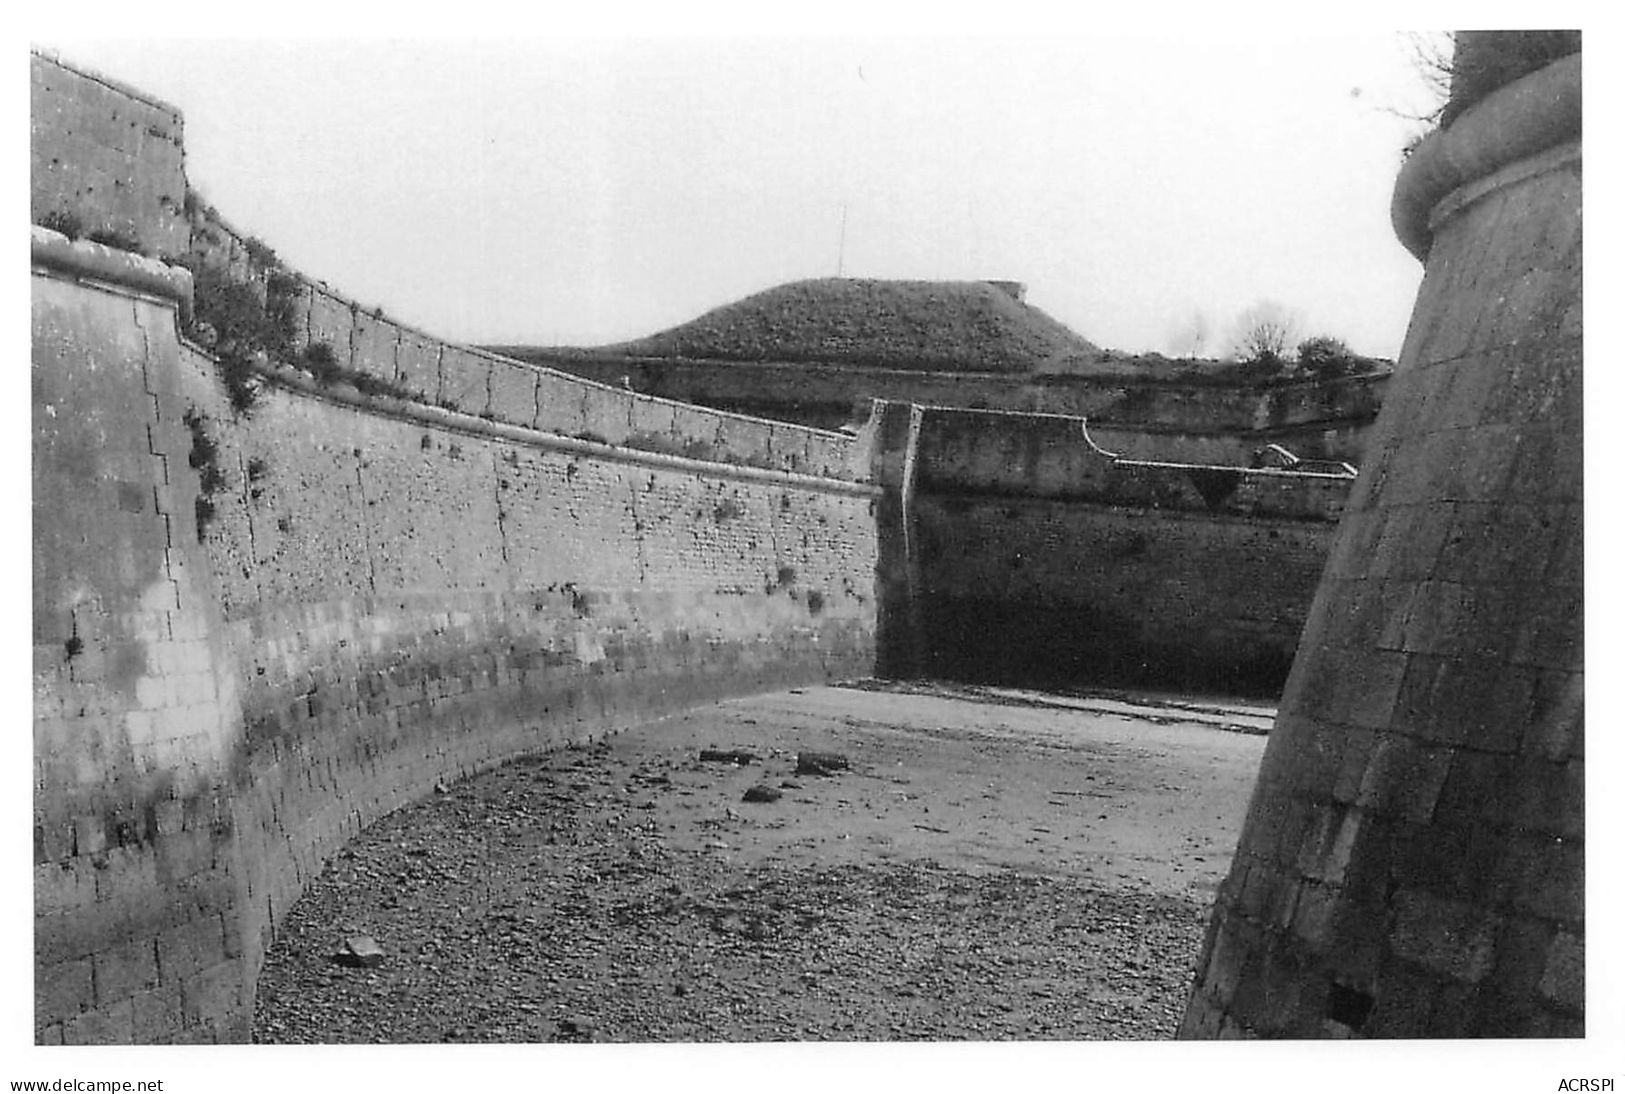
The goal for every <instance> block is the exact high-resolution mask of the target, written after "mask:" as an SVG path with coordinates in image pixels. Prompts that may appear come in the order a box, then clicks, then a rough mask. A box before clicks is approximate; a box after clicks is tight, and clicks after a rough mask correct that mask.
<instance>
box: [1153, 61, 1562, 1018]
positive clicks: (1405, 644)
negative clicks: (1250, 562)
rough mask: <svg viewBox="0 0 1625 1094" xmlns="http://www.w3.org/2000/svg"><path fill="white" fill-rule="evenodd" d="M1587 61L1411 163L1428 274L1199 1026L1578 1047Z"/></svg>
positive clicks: (1268, 778) (1194, 1008)
mask: <svg viewBox="0 0 1625 1094" xmlns="http://www.w3.org/2000/svg"><path fill="white" fill-rule="evenodd" d="M1578 72H1579V57H1578V56H1575V57H1573V58H1571V59H1569V60H1568V61H1565V62H1563V63H1562V64H1561V65H1556V66H1552V68H1551V69H1549V70H1543V71H1542V72H1540V73H1536V74H1534V75H1532V76H1530V77H1526V78H1525V79H1524V80H1523V81H1520V83H1519V85H1518V87H1516V88H1507V89H1503V91H1502V92H1497V93H1496V94H1494V95H1491V96H1490V97H1489V98H1487V99H1485V100H1484V101H1483V102H1482V103H1480V104H1479V105H1478V106H1476V107H1475V108H1473V110H1471V111H1469V112H1467V113H1466V114H1464V115H1463V116H1462V120H1461V122H1460V123H1459V124H1460V126H1461V130H1460V131H1459V132H1453V131H1452V130H1450V129H1447V130H1445V131H1444V132H1443V133H1441V134H1438V135H1437V136H1435V137H1433V138H1430V139H1429V141H1428V142H1425V143H1424V145H1423V147H1422V148H1419V149H1418V150H1417V152H1416V154H1415V155H1413V156H1412V157H1411V159H1410V161H1409V162H1408V163H1407V165H1406V168H1405V171H1404V173H1403V174H1402V176H1401V180H1400V184H1399V187H1398V189H1397V191H1396V197H1395V214H1396V225H1397V227H1398V229H1399V231H1400V234H1401V237H1402V239H1403V240H1404V242H1406V244H1407V246H1410V247H1411V248H1412V250H1413V251H1415V252H1417V253H1418V254H1423V255H1425V256H1426V261H1427V275H1426V278H1425V279H1424V281H1423V285H1422V288H1421V291H1420V293H1419V296H1418V300H1417V305H1416V314H1415V317H1414V319H1413V321H1412V325H1411V330H1410V334H1409V336H1408V338H1407V341H1406V345H1405V349H1404V352H1403V354H1402V356H1401V360H1400V364H1399V368H1398V371H1397V372H1396V374H1395V378H1394V380H1393V383H1392V385H1391V388H1390V391H1389V393H1388V397H1387V401H1386V403H1385V405H1384V407H1383V411H1382V414H1381V416H1380V417H1379V418H1378V421H1377V425H1376V427H1375V428H1374V430H1373V432H1372V436H1371V439H1370V446H1371V452H1370V457H1369V459H1368V464H1367V472H1368V473H1366V474H1363V475H1362V476H1361V479H1360V481H1359V482H1358V484H1357V485H1356V486H1355V488H1354V491H1353V494H1352V496H1351V497H1350V499H1349V502H1348V508H1349V517H1348V519H1347V520H1345V522H1344V524H1343V526H1342V528H1341V530H1340V532H1339V543H1338V544H1337V546H1335V547H1334V548H1333V551H1332V556H1333V558H1334V560H1335V563H1334V565H1333V566H1332V567H1331V569H1330V570H1329V571H1328V573H1327V574H1326V576H1325V578H1324V580H1323V581H1322V584H1321V587H1320V590H1319V592H1318V593H1317V596H1316V600H1315V607H1314V609H1313V611H1312V613H1311V617H1310V619H1309V621H1308V624H1307V626H1306V629H1305V639H1304V643H1303V647H1302V649H1301V651H1300V653H1299V656H1298V660H1297V663H1296V664H1295V665H1294V668H1293V672H1292V675H1291V677H1290V679H1289V681H1288V685H1287V693H1286V695H1285V696H1284V697H1283V700H1282V705H1281V713H1280V716H1279V717H1278V719H1277V722H1276V726H1275V730H1274V733H1273V735H1272V737H1271V741H1270V748H1269V750H1268V752H1267V753H1266V755H1265V760H1264V766H1263V770H1262V771H1261V772H1260V781H1259V788H1258V791H1257V794H1256V796H1255V799H1254V802H1253V807H1252V809H1251V810H1250V813H1249V819H1248V823H1247V825H1246V827H1245V828H1244V830H1243V833H1242V837H1241V841H1240V844H1239V846H1238V848H1237V853H1236V857H1235V860H1234V863H1233V865H1232V872H1231V876H1230V880H1229V882H1228V883H1227V885H1226V886H1225V887H1224V888H1222V889H1221V891H1220V895H1219V899H1218V901H1217V903H1216V907H1215V911H1214V917H1213V923H1212V925H1211V927H1210V931H1209V944H1208V955H1207V957H1206V960H1205V963H1204V966H1203V968H1202V970H1201V971H1200V972H1199V974H1198V977H1197V982H1196V985H1195V990H1194V991H1193V993H1192V997H1191V1000H1190V1003H1189V1006H1188V1008H1187V1010H1186V1014H1185V1021H1184V1026H1183V1028H1182V1034H1183V1035H1184V1036H1187V1037H1209V1036H1214V1035H1215V1031H1217V1033H1218V1034H1219V1035H1223V1033H1224V1031H1225V1030H1226V1029H1229V1030H1233V1031H1235V1032H1237V1033H1240V1034H1243V1035H1248V1036H1261V1037H1281V1036H1303V1035H1329V1031H1328V1030H1327V1029H1326V1028H1325V1027H1321V1028H1319V1029H1317V1028H1316V1027H1315V1023H1317V1022H1320V1021H1321V1020H1323V1019H1324V1020H1325V1021H1327V1022H1329V1023H1331V1025H1332V1026H1334V1027H1337V1028H1339V1029H1341V1030H1342V1031H1344V1032H1343V1033H1340V1034H1339V1035H1348V1034H1354V1035H1360V1036H1371V1037H1468V1036H1497V1037H1512V1036H1518V1037H1541V1036H1578V1035H1581V1034H1582V1033H1583V1028H1584V1025H1583V1020H1582V1019H1581V1018H1580V1017H1579V1016H1580V1014H1581V1011H1582V1008H1583V1002H1584V1001H1583V990H1582V987H1581V985H1583V979H1582V977H1581V974H1580V970H1581V968H1582V967H1583V960H1582V956H1581V955H1582V954H1583V952H1584V933H1585V928H1584V899H1583V897H1584V821H1583V802H1584V762H1583V760H1582V759H1581V753H1580V748H1581V745H1580V742H1581V740H1582V738H1583V730H1582V719H1583V696H1582V691H1583V684H1582V673H1583V660H1584V658H1583V617H1584V611H1583V598H1582V596H1581V595H1580V592H1579V581H1580V572H1581V569H1582V568H1581V567H1580V565H1579V564H1578V559H1579V558H1580V555H1581V552H1582V539H1583V533H1582V523H1583V517H1582V514H1581V512H1580V511H1579V499H1580V497H1581V495H1582V481H1581V456H1582V453H1583V444H1582V427H1583V422H1582V420H1581V413H1580V373H1581V365H1580V360H1581V346H1580V334H1579V329H1578V324H1577V323H1570V322H1568V321H1567V317H1568V316H1569V315H1570V314H1571V313H1573V312H1577V311H1578V308H1579V300H1580V293H1581V270H1582V260H1581V233H1580V207H1579V180H1580V157H1579V148H1578V144H1577V143H1574V144H1565V143H1563V142H1566V141H1569V140H1570V139H1571V138H1573V137H1577V135H1578V130H1577V126H1578V118H1579V104H1578V94H1579V88H1578ZM1540 89H1545V90H1546V92H1549V93H1550V94H1551V95H1555V96H1558V97H1559V98H1561V99H1562V101H1560V102H1544V103H1543V102H1541V101H1539V100H1540V95H1539V94H1537V92H1539V91H1540ZM1531 96H1533V98H1531ZM1486 119H1489V121H1488V122H1486ZM1495 119H1501V120H1502V121H1505V122H1507V124H1506V125H1500V124H1496V123H1495ZM1554 119H1555V122H1553V120H1554ZM1537 122H1538V123H1539V124H1536V123H1537ZM1546 122H1553V124H1551V125H1547V124H1545V123H1546ZM1514 123H1516V124H1514ZM1559 123H1560V124H1559ZM1570 123H1572V125H1571V124H1570ZM1554 145H1557V146H1558V147H1553V146H1554ZM1452 188H1455V189H1452ZM1534 269H1538V270H1539V271H1541V273H1540V276H1538V277H1533V276H1531V271H1532V270H1534ZM1379 657H1380V659H1381V660H1380V661H1379V660H1377V658H1379ZM1378 665H1381V666H1382V668H1381V671H1380V673H1376V674H1371V673H1370V669H1371V668H1373V667H1375V666H1378ZM1350 678H1353V679H1356V680H1360V681H1361V683H1360V685H1359V686H1356V687H1350V686H1347V685H1346V681H1347V680H1349V679H1350ZM1396 682H1397V683H1396ZM1338 738H1342V739H1343V740H1344V741H1345V742H1346V744H1347V747H1346V748H1339V747H1338V746H1337V745H1335V744H1333V743H1332V742H1334V741H1335V740H1337V739H1338ZM1334 752H1337V753H1341V756H1342V759H1341V760H1340V761H1339V762H1338V764H1337V768H1338V770H1337V774H1336V778H1335V780H1332V781H1331V782H1330V786H1329V787H1328V775H1329V773H1330V771H1331V769H1332V766H1333V765H1332V762H1331V758H1330V754H1331V753H1334ZM1295 803H1305V804H1307V805H1308V806H1309V807H1310V808H1311V810H1312V812H1313V813H1314V814H1315V815H1316V817H1317V820H1316V822H1315V824H1314V826H1313V828H1312V831H1311V834H1310V836H1309V837H1308V838H1307V839H1306V841H1305V842H1304V843H1303V844H1302V845H1301V847H1300V849H1299V853H1298V856H1297V858H1296V860H1295V861H1293V862H1291V863H1288V862H1287V861H1286V860H1284V859H1283V858H1282V857H1281V856H1280V855H1279V853H1278V848H1279V847H1280V846H1281V845H1282V842H1283V839H1284V838H1285V837H1284V836H1283V831H1282V830H1283V827H1284V825H1283V822H1282V818H1284V817H1288V816H1289V815H1290V808H1289V807H1290V806H1292V805H1293V804H1295ZM1289 892H1290V893H1295V894H1296V911H1295V912H1294V917H1293V920H1292V927H1291V932H1290V933H1281V932H1280V925H1279V921H1278V920H1277V919H1276V918H1275V916H1274V910H1275V909H1277V908H1278V907H1279V906H1280V905H1281V903H1282V902H1283V900H1284V898H1285V896H1286V894H1287V893H1289ZM1234 939H1241V940H1242V941H1240V942H1232V941H1230V940H1234ZM1221 958H1222V960H1221ZM1238 969H1239V970H1240V971H1239V972H1238V971H1237V970H1238ZM1327 985H1331V987H1330V988H1329V989H1326V986H1327ZM1323 989H1326V990H1329V996H1328V997H1327V998H1328V1002H1329V1005H1330V1006H1331V1008H1332V1010H1333V1011H1334V1012H1335V1013H1329V1014H1328V1013H1321V1012H1318V1011H1317V1010H1316V1008H1317V1007H1319V1006H1320V1002H1319V999H1320V996H1319V995H1318V994H1317V993H1319V992H1320V991H1322V990H1323ZM1350 992H1354V993H1358V995H1359V1000H1356V999H1355V996H1353V995H1350V994H1348V993H1350ZM1360 1000H1363V1002H1361V1005H1360V1006H1358V1007H1356V1006H1354V1005H1353V1004H1354V1002H1356V1001H1360ZM1356 1012H1358V1014H1356Z"/></svg>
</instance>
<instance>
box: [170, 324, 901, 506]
mask: <svg viewBox="0 0 1625 1094" xmlns="http://www.w3.org/2000/svg"><path fill="white" fill-rule="evenodd" d="M183 341H184V339H183ZM185 344H186V345H187V346H188V347H189V348H190V349H192V350H193V351H194V352H196V353H200V354H203V355H204V356H209V352H208V350H206V349H204V348H203V347H201V346H198V345H196V344H195V343H193V342H190V341H186V343H185ZM256 371H257V372H258V373H259V375H261V376H263V377H265V378H266V379H269V380H271V381H272V382H274V383H276V384H277V386H279V387H285V388H289V389H292V390H295V391H298V392H299V393H300V394H302V395H306V396H310V397H312V398H315V399H320V400H323V401H325V402H330V403H337V404H340V405H342V406H349V407H354V408H356V409H358V410H364V411H366V412H368V413H371V414H377V415H379V416H380V417H386V418H394V419H397V420H399V421H411V422H419V423H422V424H423V425H428V426H433V427H434V428H436V429H443V430H447V431H448V432H453V433H462V434H464V435H466V436H475V437H487V438H494V439H497V440H502V441H510V442H513V443H515V444H524V445H528V446H530V447H533V448H544V449H549V450H552V451H556V452H570V453H574V454H577V455H582V456H592V457H594V458H595V459H601V460H608V461H611V462H613V463H630V464H638V465H641V466H644V467H658V468H662V469H665V470H668V471H682V472H686V473H689V474H701V475H705V476H707V477H710V478H725V479H737V480H741V481H746V482H761V483H769V484H773V485H779V486H792V487H795V488H797V489H801V490H811V491H815V492H818V493H823V494H850V495H853V496H856V497H870V498H872V497H878V496H879V495H880V493H881V491H880V488H879V487H878V486H874V485H872V484H870V483H866V482H852V481H849V480H847V479H833V478H822V477H820V476H818V475H803V474H801V473H799V472H796V471H779V470H775V469H772V468H765V467H750V466H747V465H744V464H735V463H721V462H716V461H711V460H696V459H693V458H692V457H688V456H678V455H673V454H668V453H665V452H649V451H645V450H643V449H638V448H624V447H621V446H620V445H613V444H606V443H603V442H600V441H588V440H582V439H581V438H579V437H566V436H564V435H563V434H560V433H548V432H545V431H544V430H540V429H532V428H530V427H528V426H521V425H513V424H511V423H509V422H502V421H493V420H491V419H488V418H481V417H478V416H477V415H473V414H464V413H462V412H461V411H456V410H448V409H446V408H445V407H440V406H433V405H430V404H428V403H420V402H418V401H416V400H414V399H399V398H395V397H394V396H390V395H366V394H363V393H361V392H360V391H357V390H356V389H355V388H353V387H350V386H348V385H345V384H333V385H323V384H321V383H320V382H319V381H317V380H315V379H314V378H312V377H311V376H308V375H306V374H305V373H303V372H300V371H299V370H298V369H294V368H288V367H284V366H277V365H268V366H266V367H264V368H259V369H256Z"/></svg>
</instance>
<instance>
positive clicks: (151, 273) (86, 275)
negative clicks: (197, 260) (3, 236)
mask: <svg viewBox="0 0 1625 1094" xmlns="http://www.w3.org/2000/svg"><path fill="white" fill-rule="evenodd" d="M29 260H30V262H31V263H32V265H34V266H35V267H38V268H40V269H42V270H49V271H51V272H54V273H59V274H67V275H69V276H71V277H74V278H76V279H78V280H83V281H94V282H97V283H101V284H106V285H112V286H117V287H119V288H122V289H134V290H136V291H139V292H142V293H146V294H148V295H150V296H156V297H159V298H161V299H163V300H166V301H170V302H173V303H174V304H176V305H178V306H179V309H180V315H181V317H182V318H183V319H185V318H189V317H190V316H191V313H192V274H191V272H190V271H188V270H186V269H184V268H182V267H180V266H171V265H169V264H167V263H164V262H160V261H159V260H158V259H156V258H147V257H145V256H143V255H138V254H132V253H130V252H129V251H121V250H119V249H118V248H116V247H109V246H106V245H105V244H102V243H95V242H92V241H91V240H88V239H69V238H68V237H67V236H65V235H63V234H62V233H61V232H55V231H52V230H51V229H49V228H41V227H40V226H39V225H37V224H33V225H30V226H29Z"/></svg>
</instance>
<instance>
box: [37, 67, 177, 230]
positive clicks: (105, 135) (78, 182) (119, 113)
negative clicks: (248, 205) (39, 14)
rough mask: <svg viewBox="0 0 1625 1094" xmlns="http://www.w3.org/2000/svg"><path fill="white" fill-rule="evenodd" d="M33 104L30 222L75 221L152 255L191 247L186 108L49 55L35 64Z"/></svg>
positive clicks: (63, 224) (53, 222)
mask: <svg viewBox="0 0 1625 1094" xmlns="http://www.w3.org/2000/svg"><path fill="white" fill-rule="evenodd" d="M29 107H30V110H29V114H30V120H31V125H30V127H29V129H30V131H29V145H30V150H31V154H32V159H33V170H32V174H31V186H30V193H29V211H30V214H31V216H30V223H33V224H44V225H47V226H51V227H56V226H67V222H69V221H73V222H77V226H78V228H79V230H80V231H82V232H84V233H85V234H87V235H92V236H95V235H100V236H105V237H107V238H108V239H117V238H122V239H123V240H126V241H131V242H133V243H134V244H135V245H136V246H137V247H138V248H139V249H141V250H143V251H145V252H146V253H148V254H152V255H179V254H182V253H184V252H185V250H186V247H187V244H188V241H189V238H190V228H189V226H188V224H187V221H186V209H185V206H186V173H185V170H184V169H183V164H182V148H181V115H180V111H178V110H176V109H175V108H174V107H172V106H169V105H167V104H165V103H161V102H159V101H158V100H156V99H154V98H152V97H151V96H149V95H145V94H143V93H141V92H139V91H136V90H133V89H131V88H128V87H124V86H123V85H121V84H119V83H117V82H115V81H112V80H109V79H107V78H106V77H104V76H98V75H95V74H93V73H89V72H84V71H80V70H78V69H74V68H71V67H69V66H68V65H66V64H63V63H62V62H60V61H58V60H56V59H54V58H50V57H46V56H43V55H41V54H34V55H33V56H32V57H31V63H30V65H29ZM124 249H130V248H129V247H128V246H126V247H125V248H124Z"/></svg>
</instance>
